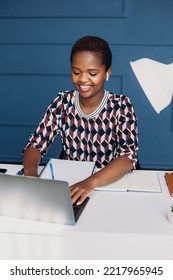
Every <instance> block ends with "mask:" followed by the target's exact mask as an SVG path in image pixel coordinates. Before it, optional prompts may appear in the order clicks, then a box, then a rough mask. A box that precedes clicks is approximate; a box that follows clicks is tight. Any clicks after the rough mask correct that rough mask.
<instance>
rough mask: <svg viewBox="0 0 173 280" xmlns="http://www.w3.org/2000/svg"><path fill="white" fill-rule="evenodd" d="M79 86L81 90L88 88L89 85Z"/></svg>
mask: <svg viewBox="0 0 173 280" xmlns="http://www.w3.org/2000/svg"><path fill="white" fill-rule="evenodd" d="M80 88H81V89H83V90H87V89H89V88H90V86H80Z"/></svg>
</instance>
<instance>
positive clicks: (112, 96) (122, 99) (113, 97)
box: [108, 91, 131, 104]
mask: <svg viewBox="0 0 173 280" xmlns="http://www.w3.org/2000/svg"><path fill="white" fill-rule="evenodd" d="M108 94H109V100H110V101H111V102H113V103H119V104H122V103H131V102H130V98H129V97H128V96H126V95H124V94H117V93H114V92H110V91H109V92H108Z"/></svg>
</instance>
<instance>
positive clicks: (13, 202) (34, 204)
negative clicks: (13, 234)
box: [0, 174, 89, 225]
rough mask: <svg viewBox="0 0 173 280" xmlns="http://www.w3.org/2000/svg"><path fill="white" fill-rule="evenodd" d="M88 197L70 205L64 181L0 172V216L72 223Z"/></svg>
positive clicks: (68, 192)
mask: <svg viewBox="0 0 173 280" xmlns="http://www.w3.org/2000/svg"><path fill="white" fill-rule="evenodd" d="M88 200H89V197H87V198H86V200H85V201H84V202H83V203H82V204H81V205H80V206H77V205H76V204H75V205H72V202H71V196H70V190H69V184H68V183H67V182H65V181H58V180H51V179H42V178H36V177H25V176H18V175H8V174H0V215H2V216H10V217H16V218H23V219H29V220H37V221H43V222H49V223H58V224H64V225H74V224H75V223H76V222H77V220H78V218H79V216H80V215H81V213H82V211H83V209H84V208H85V206H86V204H87V202H88Z"/></svg>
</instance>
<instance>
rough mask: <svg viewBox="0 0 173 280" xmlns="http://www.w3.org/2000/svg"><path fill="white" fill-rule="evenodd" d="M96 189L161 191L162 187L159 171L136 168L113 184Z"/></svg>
mask: <svg viewBox="0 0 173 280" xmlns="http://www.w3.org/2000/svg"><path fill="white" fill-rule="evenodd" d="M96 171H98V170H96ZM96 190H98V191H141V192H161V187H160V183H159V178H158V173H157V171H152V170H135V171H133V172H130V173H128V174H126V175H124V176H123V177H122V178H121V179H119V180H117V181H115V182H113V183H111V184H108V185H106V186H102V187H99V188H96Z"/></svg>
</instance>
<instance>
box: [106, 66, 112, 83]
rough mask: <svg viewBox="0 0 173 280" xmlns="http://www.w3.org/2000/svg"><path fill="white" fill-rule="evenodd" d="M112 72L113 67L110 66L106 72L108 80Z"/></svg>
mask: <svg viewBox="0 0 173 280" xmlns="http://www.w3.org/2000/svg"><path fill="white" fill-rule="evenodd" d="M111 72H112V70H111V68H109V69H108V70H107V72H106V81H108V80H109V77H110V75H111Z"/></svg>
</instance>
